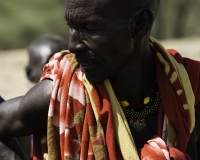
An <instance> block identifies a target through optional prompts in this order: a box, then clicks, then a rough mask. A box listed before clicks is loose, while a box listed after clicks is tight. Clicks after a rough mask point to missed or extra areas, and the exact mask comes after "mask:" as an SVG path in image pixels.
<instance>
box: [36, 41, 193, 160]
mask: <svg viewBox="0 0 200 160" xmlns="http://www.w3.org/2000/svg"><path fill="white" fill-rule="evenodd" d="M150 47H151V48H152V51H153V54H154V55H155V61H156V71H157V80H158V85H159V89H160V93H161V99H162V103H161V107H160V110H159V128H158V136H159V137H161V138H162V139H163V140H164V141H163V140H162V139H161V138H155V137H154V138H153V139H152V140H149V141H148V143H147V144H146V145H145V146H144V148H143V149H141V151H140V152H138V151H137V149H136V147H135V144H134V140H133V138H132V135H131V132H130V130H129V127H128V124H127V121H126V118H125V116H124V113H123V111H122V109H121V107H120V105H119V103H118V101H117V98H116V96H115V93H114V91H113V89H112V87H111V85H110V82H109V80H105V81H104V83H102V84H96V85H91V84H90V83H89V82H88V80H87V79H86V77H85V75H84V73H83V72H82V71H81V70H80V67H79V64H78V63H77V62H76V61H75V59H74V55H73V54H71V53H69V51H63V52H60V53H57V54H55V55H54V56H53V57H52V58H51V59H50V62H49V63H48V64H47V65H46V66H45V67H44V72H43V75H42V78H41V80H43V79H46V78H49V79H52V80H53V91H52V95H51V100H50V106H49V113H48V126H47V146H48V151H45V152H43V153H45V154H44V159H48V160H59V159H62V160H65V159H83V160H86V159H89V160H92V159H96V160H100V159H111V160H112V159H113V160H116V159H126V160H129V159H131V160H132V159H134V160H137V159H146V160H148V159H151V156H150V155H151V154H149V153H152V151H153V155H154V156H155V157H156V156H159V157H161V159H169V157H173V158H174V159H179V158H182V159H187V158H188V157H187V156H186V155H184V151H185V149H186V146H187V142H188V139H189V136H190V132H191V131H192V130H193V128H194V101H195V100H194V94H193V91H192V87H191V85H190V81H189V78H188V75H187V72H186V70H185V69H184V67H183V66H182V65H181V64H179V63H178V62H177V61H176V60H175V59H174V58H173V57H172V56H171V55H170V54H169V53H168V52H167V51H166V50H165V49H164V48H162V46H161V45H160V44H159V43H158V42H156V41H155V40H154V39H153V38H150ZM166 93H167V94H166ZM169 99H170V100H169ZM43 144H44V143H43ZM148 145H150V146H153V147H154V149H153V150H152V149H151V147H148ZM173 147H175V148H173ZM176 148H177V149H176ZM179 150H180V151H179ZM182 152H183V153H182ZM138 153H139V154H138ZM176 153H177V154H176ZM178 153H182V154H178ZM174 156H175V157H174ZM181 156H182V157H181ZM34 159H35V160H36V159H37V155H35V156H34Z"/></svg>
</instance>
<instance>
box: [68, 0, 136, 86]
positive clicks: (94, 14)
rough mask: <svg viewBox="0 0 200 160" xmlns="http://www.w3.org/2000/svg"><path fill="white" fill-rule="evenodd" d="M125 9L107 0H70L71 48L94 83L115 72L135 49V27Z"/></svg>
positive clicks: (82, 68)
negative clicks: (133, 28)
mask: <svg viewBox="0 0 200 160" xmlns="http://www.w3.org/2000/svg"><path fill="white" fill-rule="evenodd" d="M112 3H113V2H112ZM123 12H124V11H123V10H120V7H119V6H118V4H116V3H113V4H108V1H107V0H105V2H104V1H102V0H101V1H100V0H66V11H65V18H66V21H67V23H68V25H69V26H70V30H69V34H70V37H69V50H70V51H71V52H72V53H74V54H75V58H76V60H77V61H78V62H79V63H80V67H81V70H82V71H83V72H85V74H86V77H87V78H88V80H89V81H90V82H92V83H97V82H102V81H104V80H105V79H107V78H110V77H111V76H113V75H114V74H115V73H116V72H117V71H118V70H119V68H121V67H122V66H123V65H124V64H125V63H126V60H127V59H128V58H129V56H130V55H131V54H132V52H133V39H132V37H131V28H130V25H129V23H128V18H124V17H125V16H121V15H123ZM119 15H120V16H119Z"/></svg>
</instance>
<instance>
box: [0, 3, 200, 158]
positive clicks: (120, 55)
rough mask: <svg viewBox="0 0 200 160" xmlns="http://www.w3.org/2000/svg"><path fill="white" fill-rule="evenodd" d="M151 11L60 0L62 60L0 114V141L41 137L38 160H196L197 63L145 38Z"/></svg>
mask: <svg viewBox="0 0 200 160" xmlns="http://www.w3.org/2000/svg"><path fill="white" fill-rule="evenodd" d="M158 7H159V0H149V1H147V0H140V1H137V0H95V1H94V0H93V1H90V0H66V9H65V19H66V21H67V23H68V25H69V26H70V30H69V35H70V39H69V46H68V47H69V51H63V52H60V53H57V54H55V55H54V56H53V57H52V58H51V60H50V62H49V63H48V64H46V65H45V67H44V72H43V75H42V77H41V82H40V83H38V84H37V85H35V86H34V87H33V88H32V89H31V90H30V91H29V92H28V93H27V94H26V95H25V96H21V97H17V98H13V99H11V100H8V101H7V102H4V103H2V104H1V106H0V124H1V128H0V137H1V139H6V138H9V137H12V136H22V135H27V134H31V133H34V132H37V131H40V134H38V138H40V140H41V141H39V140H35V142H37V145H38V144H39V142H41V147H37V148H36V149H37V150H35V157H34V158H35V159H42V158H43V157H44V159H50V160H54V159H63V160H64V159H113V160H115V159H128V160H129V159H131V160H132V159H134V160H137V159H159V160H160V159H167V160H169V159H197V150H196V148H197V146H196V141H197V139H196V138H198V136H197V135H195V132H194V127H195V115H194V113H195V107H196V110H199V107H198V102H199V100H200V89H198V87H199V73H200V72H199V71H200V63H199V62H197V61H193V60H190V59H187V58H182V57H181V56H180V54H179V53H177V52H176V51H175V50H168V51H166V50H165V49H164V48H163V47H162V46H161V44H159V43H158V42H157V41H156V40H154V39H153V38H151V37H149V35H150V31H151V27H152V25H153V22H154V19H155V17H156V14H157V10H158ZM10 108H12V109H11V110H10ZM47 113H48V114H47ZM196 114H197V117H198V115H199V111H198V112H196ZM47 119H48V120H47ZM198 123H199V119H198V118H197V119H196V126H198ZM45 127H47V129H45ZM196 129H197V131H196V133H198V131H199V130H198V128H197V127H196ZM46 135H47V139H46V138H45V137H46ZM35 146H36V143H35Z"/></svg>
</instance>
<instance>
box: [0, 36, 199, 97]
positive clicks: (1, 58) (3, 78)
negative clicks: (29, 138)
mask: <svg viewBox="0 0 200 160" xmlns="http://www.w3.org/2000/svg"><path fill="white" fill-rule="evenodd" d="M160 42H161V43H162V44H163V46H164V47H166V48H173V49H176V50H178V51H179V52H180V53H181V54H182V55H183V56H187V57H190V58H193V59H197V60H200V38H184V39H171V40H164V41H160ZM27 62H28V57H27V53H26V50H25V49H21V50H10V51H0V74H1V75H0V95H1V96H2V97H4V98H5V99H9V98H12V97H15V96H20V95H23V94H24V93H26V91H27V90H28V88H30V85H31V84H30V83H28V82H27V79H26V76H25V71H24V68H25V66H26V64H27Z"/></svg>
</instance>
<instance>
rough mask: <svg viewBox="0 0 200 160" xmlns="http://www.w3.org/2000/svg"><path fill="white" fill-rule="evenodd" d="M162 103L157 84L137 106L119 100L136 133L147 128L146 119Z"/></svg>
mask: <svg viewBox="0 0 200 160" xmlns="http://www.w3.org/2000/svg"><path fill="white" fill-rule="evenodd" d="M160 102H161V98H160V92H159V90H158V86H157V83H155V85H154V87H153V89H152V90H151V92H150V94H149V95H148V96H147V97H145V98H144V100H143V101H142V102H140V103H137V104H135V103H133V102H128V101H126V100H123V101H120V100H119V103H120V105H121V107H122V109H123V112H124V114H125V116H126V117H128V118H131V120H130V125H131V126H132V127H134V128H135V129H136V131H141V130H142V129H144V128H145V127H146V124H145V118H147V117H149V116H150V115H151V114H153V113H154V112H155V111H156V110H157V109H158V108H159V106H160Z"/></svg>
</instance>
